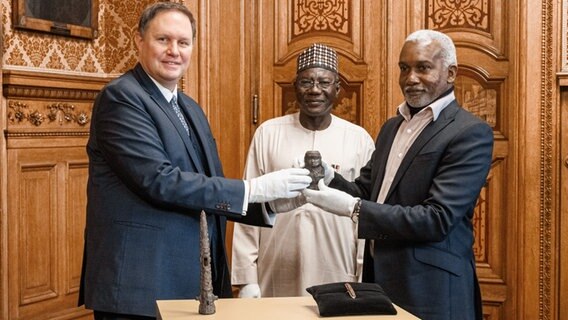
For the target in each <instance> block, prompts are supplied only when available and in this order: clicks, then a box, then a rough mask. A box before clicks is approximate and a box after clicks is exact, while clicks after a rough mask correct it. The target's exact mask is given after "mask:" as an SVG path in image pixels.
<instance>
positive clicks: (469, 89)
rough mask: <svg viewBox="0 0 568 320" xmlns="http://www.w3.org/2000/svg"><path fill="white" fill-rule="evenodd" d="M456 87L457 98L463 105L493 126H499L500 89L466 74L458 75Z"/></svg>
mask: <svg viewBox="0 0 568 320" xmlns="http://www.w3.org/2000/svg"><path fill="white" fill-rule="evenodd" d="M455 88H456V89H455V94H456V99H457V100H458V101H459V102H460V103H461V105H462V107H464V108H465V109H467V110H468V111H470V112H471V113H473V114H475V115H476V116H478V117H479V118H481V119H483V120H484V121H485V122H487V123H488V124H489V125H490V126H491V127H492V128H495V127H497V101H498V91H497V90H496V89H495V88H491V87H489V86H488V85H487V84H486V83H480V82H478V81H476V80H475V79H472V78H469V77H466V76H458V77H457V79H456V84H455Z"/></svg>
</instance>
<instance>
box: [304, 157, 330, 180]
mask: <svg viewBox="0 0 568 320" xmlns="http://www.w3.org/2000/svg"><path fill="white" fill-rule="evenodd" d="M304 166H305V168H306V169H308V170H310V177H311V178H312V183H310V186H309V187H308V188H309V189H313V190H318V181H319V180H320V179H323V177H324V175H325V172H324V168H323V165H322V164H321V154H320V153H319V151H316V150H310V151H306V154H305V155H304Z"/></svg>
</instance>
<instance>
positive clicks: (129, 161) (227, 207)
mask: <svg viewBox="0 0 568 320" xmlns="http://www.w3.org/2000/svg"><path fill="white" fill-rule="evenodd" d="M94 108H95V109H94V113H93V119H92V120H93V122H92V128H91V135H92V139H93V141H94V142H93V145H91V146H90V148H88V150H87V151H88V152H89V153H90V155H91V156H92V157H91V159H92V160H91V161H93V162H94V163H93V164H92V165H93V166H95V167H96V166H98V167H99V168H100V169H97V170H96V171H93V172H97V174H99V175H100V177H99V178H100V181H101V182H102V181H106V184H112V183H118V181H120V183H123V184H125V185H126V186H127V187H128V188H129V189H130V190H131V191H132V192H134V193H136V194H137V195H138V196H139V197H140V198H142V199H145V201H147V202H150V203H152V204H153V205H156V206H160V207H163V208H167V209H177V210H180V211H187V210H191V211H197V212H199V211H200V210H202V209H203V210H206V211H208V212H214V213H218V214H224V215H229V216H230V215H234V216H240V215H241V214H242V209H243V208H242V207H243V197H244V184H243V182H242V181H241V180H236V179H226V178H223V177H208V176H206V175H204V174H199V173H197V171H196V169H195V167H193V164H192V163H191V162H190V161H189V158H188V154H187V150H186V147H185V145H184V142H183V139H182V138H181V137H180V135H179V134H178V132H177V131H176V130H175V127H174V126H173V123H172V121H171V120H170V118H168V117H167V116H166V114H165V112H164V110H162V109H161V107H160V104H159V101H156V100H154V98H152V97H151V96H150V95H149V94H148V93H147V92H146V91H144V89H142V88H141V87H140V86H139V85H138V83H137V82H136V81H135V80H133V79H132V78H124V79H121V81H117V82H115V83H114V84H112V85H110V86H108V87H106V88H105V89H104V90H103V91H102V92H101V94H100V95H99V97H98V98H97V102H96V104H95V107H94ZM206 129H207V130H209V129H208V128H206ZM207 134H209V135H210V134H211V132H210V131H207ZM213 156H215V157H218V155H216V154H215V155H213ZM99 162H100V163H99ZM106 165H108V166H110V169H111V170H107V171H106V172H105V166H106ZM104 179H106V180H104ZM220 204H221V205H220Z"/></svg>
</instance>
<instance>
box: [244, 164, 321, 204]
mask: <svg viewBox="0 0 568 320" xmlns="http://www.w3.org/2000/svg"><path fill="white" fill-rule="evenodd" d="M309 174H310V171H309V170H308V169H300V168H289V169H282V170H279V171H274V172H270V173H267V174H265V175H263V176H260V177H258V178H254V179H250V180H248V181H247V182H248V183H249V186H250V188H249V203H251V202H268V201H272V200H276V199H280V198H294V197H297V196H299V195H300V191H302V190H303V189H305V188H307V187H308V186H309V185H310V182H311V181H312V178H310V176H309Z"/></svg>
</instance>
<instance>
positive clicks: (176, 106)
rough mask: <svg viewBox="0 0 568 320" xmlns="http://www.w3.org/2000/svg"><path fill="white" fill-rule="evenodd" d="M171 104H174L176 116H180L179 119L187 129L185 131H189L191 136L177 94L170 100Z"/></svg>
mask: <svg viewBox="0 0 568 320" xmlns="http://www.w3.org/2000/svg"><path fill="white" fill-rule="evenodd" d="M170 104H171V105H172V108H173V109H174V111H175V113H176V116H177V117H178V119H179V121H181V125H182V126H183V128H184V129H185V132H187V135H188V136H190V137H191V135H190V134H189V127H188V126H187V121H185V117H184V116H183V114H182V113H181V109H180V108H179V105H178V103H177V97H176V96H173V97H172V100H170Z"/></svg>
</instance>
